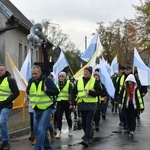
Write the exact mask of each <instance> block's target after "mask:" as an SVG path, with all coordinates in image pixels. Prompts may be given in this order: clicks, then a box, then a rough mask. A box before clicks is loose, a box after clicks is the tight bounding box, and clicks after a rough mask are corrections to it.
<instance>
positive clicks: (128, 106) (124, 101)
mask: <svg viewBox="0 0 150 150" xmlns="http://www.w3.org/2000/svg"><path fill="white" fill-rule="evenodd" d="M121 95H122V96H121ZM119 107H120V108H122V109H124V110H125V114H126V116H127V123H128V132H129V135H130V136H134V131H135V128H136V115H137V109H139V110H140V111H141V112H143V111H144V103H143V98H142V96H141V93H140V89H139V88H138V86H137V83H136V80H135V77H134V75H133V74H130V75H128V77H127V78H126V79H125V88H124V90H123V91H122V92H121V94H120V100H119Z"/></svg>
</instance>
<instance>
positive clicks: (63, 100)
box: [56, 71, 73, 139]
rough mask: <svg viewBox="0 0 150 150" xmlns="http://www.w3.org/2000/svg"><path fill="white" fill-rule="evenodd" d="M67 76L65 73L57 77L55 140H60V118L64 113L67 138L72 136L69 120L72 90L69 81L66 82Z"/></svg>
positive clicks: (71, 84)
mask: <svg viewBox="0 0 150 150" xmlns="http://www.w3.org/2000/svg"><path fill="white" fill-rule="evenodd" d="M66 77H67V75H66V73H65V72H63V71H62V72H60V73H59V75H58V84H57V88H58V89H59V94H58V97H57V107H56V115H57V132H56V133H57V134H56V138H57V139H60V138H61V129H62V117H63V113H64V112H65V117H66V119H67V123H68V131H69V132H68V136H72V119H71V109H70V103H71V102H70V100H71V99H70V93H71V91H72V89H73V83H72V82H71V81H70V80H67V78H66Z"/></svg>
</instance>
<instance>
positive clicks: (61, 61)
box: [53, 51, 69, 83]
mask: <svg viewBox="0 0 150 150" xmlns="http://www.w3.org/2000/svg"><path fill="white" fill-rule="evenodd" d="M67 66H69V63H68V61H67V59H66V57H65V55H64V53H63V51H61V52H60V55H59V58H58V60H57V61H56V63H55V64H54V66H53V74H54V76H55V81H54V82H55V83H57V82H58V74H59V72H60V71H62V70H63V69H64V68H65V67H67Z"/></svg>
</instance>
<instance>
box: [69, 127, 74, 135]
mask: <svg viewBox="0 0 150 150" xmlns="http://www.w3.org/2000/svg"><path fill="white" fill-rule="evenodd" d="M68 131H69V132H68V136H72V134H73V130H72V128H69V129H68Z"/></svg>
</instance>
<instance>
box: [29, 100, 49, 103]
mask: <svg viewBox="0 0 150 150" xmlns="http://www.w3.org/2000/svg"><path fill="white" fill-rule="evenodd" d="M49 102H52V100H46V101H42V102H36V101H35V102H34V101H32V102H31V103H32V104H45V103H49Z"/></svg>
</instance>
